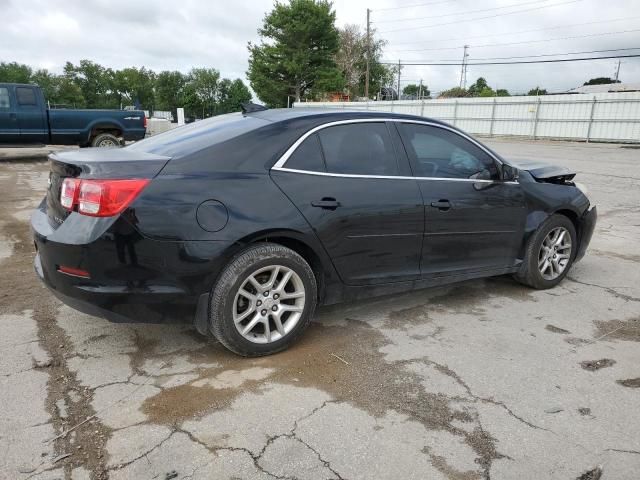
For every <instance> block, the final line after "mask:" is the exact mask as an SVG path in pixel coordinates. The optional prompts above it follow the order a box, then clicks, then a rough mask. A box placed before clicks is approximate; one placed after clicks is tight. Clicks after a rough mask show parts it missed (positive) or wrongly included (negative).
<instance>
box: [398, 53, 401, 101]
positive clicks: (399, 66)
mask: <svg viewBox="0 0 640 480" xmlns="http://www.w3.org/2000/svg"><path fill="white" fill-rule="evenodd" d="M400 70H402V64H401V63H400V59H398V100H400Z"/></svg>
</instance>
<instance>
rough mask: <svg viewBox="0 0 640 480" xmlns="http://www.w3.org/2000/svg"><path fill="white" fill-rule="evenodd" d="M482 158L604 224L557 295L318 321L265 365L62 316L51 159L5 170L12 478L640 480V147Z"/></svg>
mask: <svg viewBox="0 0 640 480" xmlns="http://www.w3.org/2000/svg"><path fill="white" fill-rule="evenodd" d="M486 143H488V144H489V145H490V146H492V147H494V148H495V149H496V150H497V151H498V152H500V153H501V154H503V155H505V156H506V157H511V158H521V157H522V158H533V157H536V158H539V159H543V160H547V161H551V162H556V163H558V164H562V165H567V166H569V167H572V168H575V169H577V170H578V172H579V175H578V177H577V180H578V181H580V182H582V183H584V184H586V185H587V186H588V187H589V189H590V197H591V198H592V201H593V202H594V203H596V204H597V205H598V208H599V213H600V218H599V224H598V226H597V230H596V233H595V236H594V239H593V241H592V244H591V248H590V250H589V251H588V252H587V256H586V257H585V258H584V260H582V262H580V263H579V264H577V265H575V266H574V268H573V270H572V271H571V273H570V275H569V277H568V278H567V279H566V280H565V281H564V282H563V283H562V284H561V285H560V286H559V287H557V288H555V289H553V290H549V291H534V290H530V289H528V288H526V287H523V286H521V285H518V284H516V283H515V282H513V281H512V280H511V279H509V278H495V279H489V280H482V281H472V282H466V283H463V284H458V285H455V286H450V287H446V288H435V289H431V290H423V291H418V292H413V293H410V294H403V295H395V296H392V297H385V298H380V299H375V300H370V301H364V302H358V303H353V304H349V305H341V306H335V307H331V308H325V309H322V310H321V311H320V312H319V313H318V314H317V315H316V318H315V321H314V322H313V324H312V326H311V328H310V329H309V330H308V332H307V334H306V335H305V336H304V338H303V339H302V341H301V342H300V343H298V344H297V345H296V346H295V347H293V348H292V349H290V350H289V351H287V352H284V353H281V354H278V355H275V356H272V357H268V358H262V359H257V360H254V359H249V360H247V359H242V358H238V357H235V356H233V355H232V354H230V353H228V352H227V351H226V350H224V349H223V348H222V347H221V346H220V345H217V344H214V343H212V342H211V341H207V340H206V339H204V338H202V337H200V336H198V335H197V334H196V333H195V332H194V331H193V330H192V329H191V328H189V327H187V326H182V325H115V324H110V323H108V322H106V321H104V320H101V319H97V318H93V317H90V316H87V315H84V314H81V313H77V312H75V311H73V310H71V309H70V308H68V307H66V306H63V305H62V304H60V303H59V302H58V301H56V300H55V299H54V298H53V297H52V296H51V295H50V294H49V293H48V291H47V290H46V289H45V288H44V287H43V286H41V285H40V284H39V281H38V280H37V278H36V276H35V274H34V273H33V270H32V257H33V246H32V241H31V239H30V234H29V229H28V218H29V214H30V211H31V210H32V209H33V208H34V207H35V206H36V204H37V203H38V202H39V201H40V199H41V198H42V196H43V192H44V190H45V187H46V178H47V165H46V163H44V162H10V163H0V192H2V195H0V268H1V270H0V271H1V272H2V275H0V346H1V347H0V353H1V354H0V452H2V453H0V478H2V479H4V478H7V479H28V478H37V479H54V478H67V479H68V478H71V479H74V480H78V479H85V478H93V479H102V478H113V479H131V478H135V479H161V480H165V479H166V480H168V479H172V478H184V479H186V478H188V479H194V480H195V479H204V478H208V479H225V478H241V479H271V478H291V479H293V478H296V479H367V480H371V479H458V480H459V479H482V478H484V479H488V478H491V479H516V478H518V479H543V478H544V479H577V478H582V479H585V480H586V479H595V478H598V477H597V472H596V471H594V469H596V468H601V470H602V477H601V478H602V479H607V480H608V479H616V480H617V479H636V478H638V477H639V475H640V474H639V473H638V472H640V433H639V432H640V414H639V413H640V348H639V344H638V342H640V268H639V264H640V150H637V149H631V148H621V147H620V146H618V145H602V144H591V145H587V144H578V143H566V142H562V143H561V142H526V141H514V140H487V141H486ZM588 472H591V474H589V473H588ZM582 475H584V476H582Z"/></svg>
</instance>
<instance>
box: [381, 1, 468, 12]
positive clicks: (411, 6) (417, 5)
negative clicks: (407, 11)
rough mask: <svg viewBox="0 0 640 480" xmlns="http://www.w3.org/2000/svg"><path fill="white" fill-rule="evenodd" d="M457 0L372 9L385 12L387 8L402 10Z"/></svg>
mask: <svg viewBox="0 0 640 480" xmlns="http://www.w3.org/2000/svg"><path fill="white" fill-rule="evenodd" d="M455 1H456V0H440V1H438V2H427V3H418V4H413V5H402V6H401V7H387V8H375V9H372V10H371V11H373V12H384V11H387V10H400V9H401V8H417V7H426V6H427V5H439V4H441V3H451V2H455Z"/></svg>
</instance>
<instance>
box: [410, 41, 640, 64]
mask: <svg viewBox="0 0 640 480" xmlns="http://www.w3.org/2000/svg"><path fill="white" fill-rule="evenodd" d="M465 47H466V45H465ZM629 50H640V47H629V48H608V49H606V50H588V51H584V52H566V53H543V54H538V55H520V56H515V57H486V58H474V61H476V60H512V59H514V58H540V57H558V56H561V55H585V54H587V53H605V52H625V51H629ZM466 52H467V49H466V48H465V54H464V58H466V57H468V56H469V55H468V54H467V53H466ZM408 61H410V62H456V61H458V60H457V59H439V60H408ZM463 63H465V62H463ZM466 63H467V64H468V62H466Z"/></svg>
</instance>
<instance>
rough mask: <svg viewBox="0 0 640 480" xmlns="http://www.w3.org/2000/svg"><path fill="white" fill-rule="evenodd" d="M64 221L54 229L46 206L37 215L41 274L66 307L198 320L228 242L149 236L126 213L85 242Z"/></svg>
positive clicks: (136, 317)
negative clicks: (75, 271)
mask: <svg viewBox="0 0 640 480" xmlns="http://www.w3.org/2000/svg"><path fill="white" fill-rule="evenodd" d="M79 220H80V219H79ZM79 220H78V221H79ZM73 221H74V220H73V219H70V220H69V219H68V220H66V221H65V224H66V223H67V222H70V223H72V222H73ZM123 223H124V224H123ZM87 224H88V223H87ZM65 226H66V225H64V224H63V225H61V226H60V227H59V228H58V229H57V230H53V229H51V227H50V226H49V224H48V220H47V217H46V214H45V212H44V211H43V210H41V209H38V210H36V211H35V212H34V213H33V216H32V219H31V227H32V233H33V238H34V243H35V247H36V251H37V253H36V257H35V260H34V268H35V271H36V273H37V275H38V277H39V278H40V279H41V280H42V282H43V283H44V284H45V285H46V286H47V287H48V288H49V290H51V292H52V293H53V294H54V295H55V296H56V297H57V298H58V299H60V300H61V301H62V302H63V303H65V304H66V305H69V306H70V307H72V308H74V309H76V310H79V311H81V312H84V313H88V314H90V315H94V316H98V317H102V318H106V319H107V320H109V321H112V322H126V323H183V322H188V323H193V322H194V318H195V317H196V311H197V309H198V306H199V305H200V306H201V305H202V304H203V300H202V298H201V297H202V295H204V294H208V292H209V291H210V289H211V287H212V286H213V283H214V281H215V278H216V277H217V273H218V272H219V270H220V268H221V266H222V265H223V264H224V259H223V254H224V253H225V250H226V247H227V246H228V245H227V243H226V242H224V243H223V242H215V241H211V242H184V241H183V242H173V241H158V240H152V239H148V238H146V237H142V236H141V235H139V234H138V232H137V231H136V230H135V229H133V228H132V227H131V226H130V225H129V224H128V223H127V222H126V220H124V219H122V218H120V219H118V220H116V221H115V222H113V223H112V224H111V226H109V227H108V228H107V229H106V231H104V232H103V233H100V234H99V235H96V237H95V238H91V237H92V236H91V235H89V238H83V241H82V242H78V241H77V240H78V236H77V235H72V234H71V233H70V232H69V230H70V229H68V228H64V227H65ZM84 240H86V241H84ZM60 266H66V267H71V268H75V269H81V270H85V271H87V272H89V274H90V278H82V277H77V276H71V275H68V274H65V273H62V272H60V271H59V267H60ZM207 298H208V295H207ZM204 303H205V306H206V304H207V302H204Z"/></svg>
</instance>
